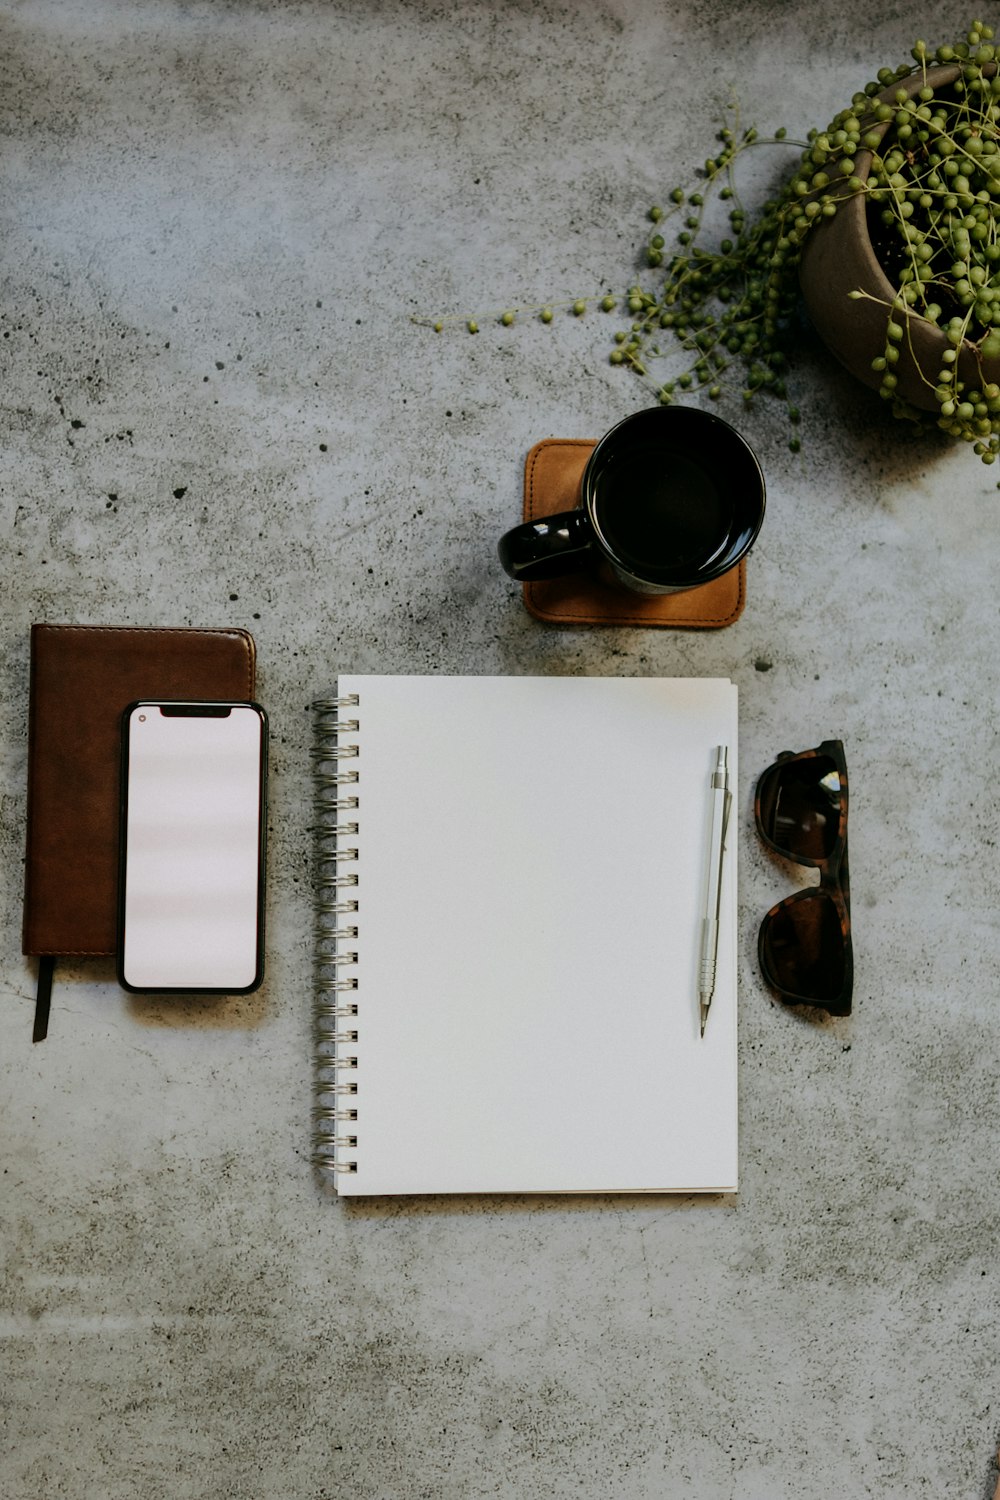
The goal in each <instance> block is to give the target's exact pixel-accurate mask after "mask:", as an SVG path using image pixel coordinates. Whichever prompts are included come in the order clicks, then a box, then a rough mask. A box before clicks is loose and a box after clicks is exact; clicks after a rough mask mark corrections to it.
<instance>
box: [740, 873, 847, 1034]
mask: <svg viewBox="0 0 1000 1500" xmlns="http://www.w3.org/2000/svg"><path fill="white" fill-rule="evenodd" d="M847 955H848V947H847V940H846V938H845V936H844V931H843V928H842V927H841V924H840V916H839V914H838V911H837V907H836V905H835V903H834V902H833V901H832V900H831V899H830V897H829V896H828V895H827V894H826V892H825V891H819V890H817V891H807V892H802V893H800V894H798V895H795V896H789V897H788V899H787V900H785V901H782V902H781V903H780V904H779V905H778V906H776V907H775V908H774V909H773V911H770V912H768V914H767V916H766V917H765V918H764V921H763V924H762V926H761V929H760V962H761V968H762V969H763V971H764V975H765V978H767V979H768V980H769V981H770V982H771V984H773V985H774V987H775V988H776V989H778V990H780V991H781V993H782V994H783V995H785V996H786V997H787V998H788V999H789V1000H795V999H797V1000H802V1001H805V1002H811V1003H813V1004H814V1005H821V1006H823V1007H825V1008H826V1009H832V1008H834V1007H835V1006H836V1004H837V1002H838V1000H840V999H843V998H844V990H845V987H846V985H845V981H846V979H847V963H848V958H847ZM845 1003H846V1005H847V1010H845V1011H844V1012H843V1013H844V1014H845V1015H846V1014H847V1013H848V1011H849V1010H850V997H849V995H848V996H847V997H846V1002H845Z"/></svg>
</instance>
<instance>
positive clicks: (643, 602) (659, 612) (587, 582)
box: [524, 438, 747, 630]
mask: <svg viewBox="0 0 1000 1500" xmlns="http://www.w3.org/2000/svg"><path fill="white" fill-rule="evenodd" d="M593 447H594V443H593V441H588V440H586V439H583V438H546V439H545V440H544V441H543V442H541V443H536V444H535V446H534V448H532V450H531V452H530V453H529V454H528V457H527V460H526V462H525V466H524V519H525V520H526V521H537V520H539V519H540V518H541V517H543V516H552V515H555V514H556V513H557V512H558V511H561V510H572V509H573V507H574V506H575V505H576V504H577V502H578V500H579V497H580V479H581V477H582V475H583V471H584V468H585V467H586V463H587V459H588V458H589V457H590V453H591V450H592V449H593ZM746 567H747V565H746V558H744V559H743V561H742V562H741V563H740V564H739V565H738V566H737V567H735V568H731V569H730V571H729V572H728V573H724V574H723V575H722V577H721V578H716V579H714V580H713V581H712V582H711V583H703V584H702V585H701V587H700V588H696V589H685V590H684V592H683V593H680V594H633V593H631V592H629V591H628V590H627V589H624V588H622V587H620V586H618V585H616V584H613V583H611V582H609V581H606V580H605V579H603V578H601V577H600V576H599V575H597V574H589V573H575V574H570V575H569V576H568V577H566V578H546V579H543V580H542V581H541V582H537V583H526V584H525V585H524V604H525V608H526V609H527V610H528V612H529V613H530V614H533V615H534V616H535V618H536V619H538V620H545V621H547V622H548V623H549V624H552V625H648V626H652V627H656V626H663V627H667V628H672V629H674V630H718V629H719V628H720V627H721V626H723V625H732V624H733V622H734V620H738V619H739V617H740V615H741V614H742V613H743V606H744V604H745V603H746Z"/></svg>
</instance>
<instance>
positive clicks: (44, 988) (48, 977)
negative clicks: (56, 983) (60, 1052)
mask: <svg viewBox="0 0 1000 1500" xmlns="http://www.w3.org/2000/svg"><path fill="white" fill-rule="evenodd" d="M55 966H56V961H55V959H54V958H53V956H52V954H51V953H45V954H43V955H42V957H41V958H40V959H39V960H38V988H37V990H36V991H35V1027H34V1030H33V1031H32V1033H31V1040H32V1041H33V1042H44V1040H45V1038H46V1037H47V1036H48V1034H49V1009H50V1007H51V1004H52V971H53V969H54V968H55Z"/></svg>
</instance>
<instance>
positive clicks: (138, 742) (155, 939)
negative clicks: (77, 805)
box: [118, 702, 267, 995]
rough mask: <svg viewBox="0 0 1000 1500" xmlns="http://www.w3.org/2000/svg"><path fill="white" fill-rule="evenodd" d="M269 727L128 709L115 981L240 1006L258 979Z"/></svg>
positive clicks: (221, 714)
mask: <svg viewBox="0 0 1000 1500" xmlns="http://www.w3.org/2000/svg"><path fill="white" fill-rule="evenodd" d="M266 812H267V715H266V714H265V712H264V710H263V709H262V708H261V707H260V705H259V704H257V703H168V702H140V703H132V704H130V705H129V707H128V708H127V709H126V710H125V713H124V715H123V717H122V777H121V847H120V866H119V882H118V979H119V982H120V984H121V985H122V986H123V987H124V988H125V989H127V990H133V991H137V992H140V993H143V992H150V991H171V990H173V991H185V992H191V991H195V992H203V993H210V994H224V995H243V994H248V993H249V992H250V991H251V990H255V989H256V988H257V986H258V985H259V984H260V982H261V980H262V979H263V977H264V867H265V843H266V840H265V834H266V827H267V817H266Z"/></svg>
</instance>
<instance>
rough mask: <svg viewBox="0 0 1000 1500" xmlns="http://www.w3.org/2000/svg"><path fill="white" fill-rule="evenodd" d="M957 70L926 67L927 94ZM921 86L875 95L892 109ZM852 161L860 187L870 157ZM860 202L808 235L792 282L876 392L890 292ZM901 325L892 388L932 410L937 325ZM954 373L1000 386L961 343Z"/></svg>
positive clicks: (989, 364) (835, 348)
mask: <svg viewBox="0 0 1000 1500" xmlns="http://www.w3.org/2000/svg"><path fill="white" fill-rule="evenodd" d="M959 71H960V70H959V68H957V67H955V66H953V65H950V64H949V65H948V66H946V67H937V68H928V70H927V82H928V84H930V86H931V87H932V88H934V89H939V88H942V87H944V86H946V85H947V84H949V83H951V82H953V81H954V79H955V78H957V77H958V76H959ZM923 83H924V79H923V76H922V75H921V74H919V73H918V74H915V75H914V76H913V77H912V78H908V79H906V80H905V81H903V82H899V83H894V84H892V85H890V87H889V88H887V89H885V90H884V91H883V92H882V93H881V94H880V95H879V96H878V97H879V99H880V100H883V101H885V102H887V103H890V104H891V103H893V102H894V100H895V95H896V92H897V90H898V89H900V88H905V89H906V91H907V93H908V94H915V93H916V92H917V91H918V90H919V89H920V88H922V87H923ZM891 124H892V121H891V120H890V121H887V122H886V124H885V125H882V126H875V127H873V128H875V129H879V130H881V132H882V134H883V135H884V134H885V132H886V131H887V130H888V129H889V128H890V126H891ZM854 161H855V168H856V171H855V175H856V176H858V177H859V178H860V179H861V180H862V182H865V181H867V179H868V173H869V171H870V170H871V162H872V157H871V152H870V151H859V152H858V154H857V155H856V157H855V158H854ZM866 202H867V195H866V194H865V193H862V192H858V193H855V194H854V195H853V196H851V197H849V198H847V199H846V200H845V201H844V202H843V203H840V204H838V205H837V212H836V214H835V215H834V217H833V218H832V219H824V221H823V222H822V224H821V225H820V226H819V227H818V228H816V229H814V230H813V231H812V232H811V233H810V235H809V236H808V238H807V240H806V243H805V248H804V249H803V252H802V260H801V264H800V268H799V281H800V284H801V287H802V295H803V297H804V299H805V304H806V308H807V310H808V312H809V316H810V318H811V319H812V321H813V324H814V325H815V328H816V331H817V333H818V334H819V336H820V338H822V340H823V342H824V343H825V344H826V345H827V347H828V348H829V349H830V351H831V352H832V353H833V354H835V355H836V356H837V358H838V359H839V360H840V362H841V364H842V365H844V367H845V368H846V369H848V370H849V371H850V372H851V374H852V375H856V376H857V377H858V379H859V380H863V381H864V383H865V384H866V385H869V386H871V387H873V388H874V389H875V390H877V389H878V387H879V386H880V385H881V383H882V376H881V375H880V374H879V373H878V372H877V371H875V370H873V369H872V360H873V359H875V358H877V357H878V356H879V355H881V354H882V353H884V351H885V342H886V338H885V330H886V324H887V322H888V320H889V309H888V306H887V305H883V304H889V303H891V302H892V299H893V297H894V295H895V290H896V289H895V288H894V287H893V286H892V284H891V282H890V281H889V280H888V278H887V277H886V274H885V272H884V271H883V270H882V267H881V265H880V264H879V262H878V259H877V258H876V255H875V251H874V249H873V248H872V242H871V239H870V237H869V234H868V223H867V217H866V212H865V204H866ZM855 290H860V291H864V292H868V293H870V294H871V296H873V297H877V298H878V299H879V301H878V302H869V301H867V300H865V299H857V300H855V299H852V298H851V297H850V296H849V295H848V294H849V293H850V292H852V291H855ZM899 316H900V315H899V314H897V321H898V320H899ZM907 323H908V325H909V329H908V333H907V334H904V337H903V341H902V343H901V345H900V352H899V362H898V364H897V365H896V366H895V367H894V369H895V373H896V376H897V379H898V382H899V383H898V385H897V387H896V391H897V394H898V395H899V396H901V397H903V398H904V399H905V400H906V401H909V402H910V403H911V404H912V405H913V406H917V407H920V408H921V409H922V410H924V411H937V410H938V402H937V401H936V400H935V397H934V387H935V386H936V385H937V383H938V381H937V376H938V372H939V371H940V370H941V369H942V368H943V366H942V363H941V356H942V354H943V353H944V352H945V350H946V349H948V348H949V347H950V345H949V343H948V340H947V339H946V338H945V336H944V334H943V333H942V332H941V330H940V329H939V328H938V327H936V326H935V325H934V324H933V323H929V322H928V321H927V320H926V319H925V318H921V317H919V316H918V315H917V314H916V313H910V314H909V315H908V316H907ZM958 370H959V378H960V379H961V380H963V381H964V382H965V384H966V387H967V388H979V387H980V386H981V384H982V383H983V382H984V381H991V380H994V381H997V382H998V383H1000V359H996V358H994V359H992V360H982V361H980V360H979V359H977V357H976V352H975V350H974V349H973V347H972V345H971V344H969V343H968V342H966V343H965V344H963V346H962V348H961V349H960V351H959V357H958ZM928 382H929V384H928Z"/></svg>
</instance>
